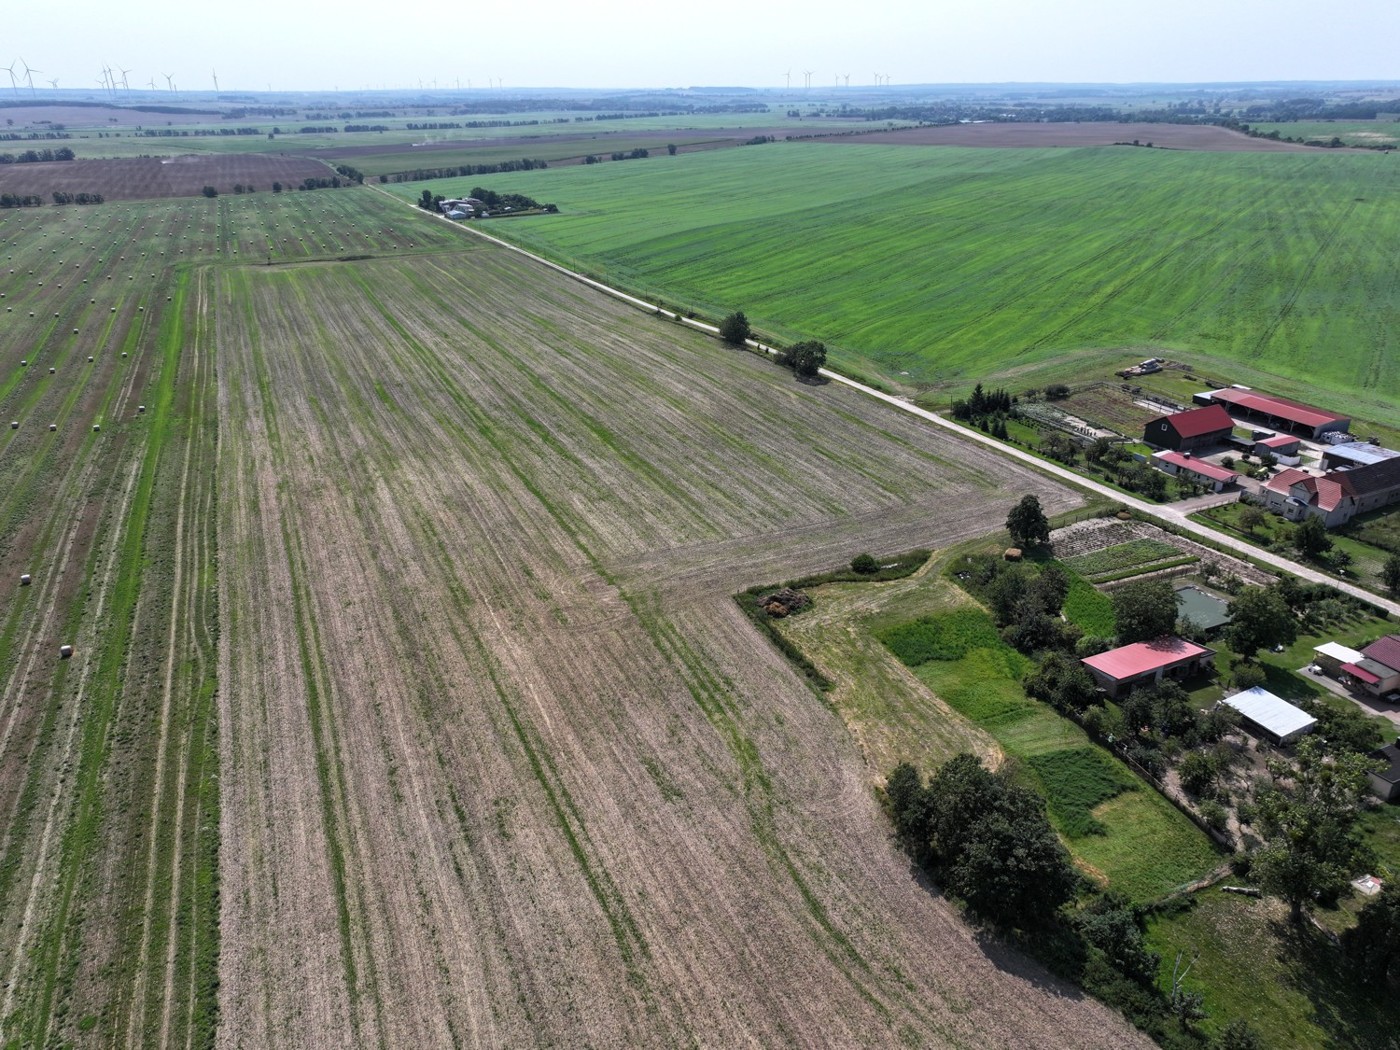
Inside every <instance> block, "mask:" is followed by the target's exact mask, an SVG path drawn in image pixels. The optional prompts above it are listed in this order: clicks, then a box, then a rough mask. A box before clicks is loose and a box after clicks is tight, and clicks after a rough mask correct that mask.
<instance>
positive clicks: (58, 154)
mask: <svg viewBox="0 0 1400 1050" xmlns="http://www.w3.org/2000/svg"><path fill="white" fill-rule="evenodd" d="M73 156H74V154H73V151H72V150H71V149H69V148H68V147H67V146H60V147H59V148H58V149H27V150H25V151H24V152H23V153H0V164H40V163H43V162H45V161H51V160H72V159H73Z"/></svg>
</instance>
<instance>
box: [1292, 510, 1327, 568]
mask: <svg viewBox="0 0 1400 1050" xmlns="http://www.w3.org/2000/svg"><path fill="white" fill-rule="evenodd" d="M1293 546H1294V547H1296V548H1297V549H1298V553H1299V554H1301V555H1302V556H1303V557H1305V558H1318V557H1321V556H1322V555H1324V554H1326V553H1327V552H1328V551H1330V550H1331V549H1332V537H1331V536H1329V535H1327V526H1326V525H1324V524H1322V519H1321V518H1317V517H1313V516H1312V515H1308V517H1306V518H1304V519H1303V520H1302V521H1301V522H1300V523H1299V525H1298V527H1297V528H1296V529H1294V530H1293Z"/></svg>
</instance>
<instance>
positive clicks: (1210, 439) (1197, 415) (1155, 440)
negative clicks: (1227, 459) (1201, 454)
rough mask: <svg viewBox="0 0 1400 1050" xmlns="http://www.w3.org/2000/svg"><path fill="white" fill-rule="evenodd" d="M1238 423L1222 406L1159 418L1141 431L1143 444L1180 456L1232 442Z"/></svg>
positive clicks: (1194, 409)
mask: <svg viewBox="0 0 1400 1050" xmlns="http://www.w3.org/2000/svg"><path fill="white" fill-rule="evenodd" d="M1234 428H1235V423H1234V421H1233V420H1232V419H1231V418H1230V415H1229V413H1228V412H1226V411H1225V409H1223V408H1221V407H1220V406H1219V405H1211V406H1209V407H1208V408H1193V409H1191V410H1190V411H1189V412H1177V413H1176V414H1174V415H1170V416H1158V417H1157V418H1156V419H1154V420H1152V421H1151V422H1150V423H1148V424H1147V425H1146V426H1144V427H1143V428H1142V440H1143V441H1145V442H1147V444H1149V445H1152V446H1154V447H1156V448H1169V449H1174V450H1176V451H1177V452H1192V451H1195V450H1196V449H1200V448H1207V447H1210V446H1213V445H1219V444H1222V443H1223V442H1225V441H1227V440H1229V437H1230V432H1231V431H1232V430H1234Z"/></svg>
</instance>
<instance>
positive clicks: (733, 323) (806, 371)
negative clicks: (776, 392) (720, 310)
mask: <svg viewBox="0 0 1400 1050" xmlns="http://www.w3.org/2000/svg"><path fill="white" fill-rule="evenodd" d="M719 337H720V338H721V339H723V340H724V341H725V342H726V343H728V344H729V345H730V346H743V345H744V344H745V343H746V342H748V341H749V340H750V339H751V338H753V327H752V326H751V325H750V324H749V319H748V318H747V317H746V316H744V312H743V311H742V310H736V311H735V312H734V313H732V314H729V315H728V316H727V317H725V318H724V319H722V320H721V321H720V323H719ZM774 359H775V360H776V361H777V362H778V364H780V365H782V366H783V367H784V368H791V369H792V370H793V372H794V373H796V374H797V375H799V376H802V377H803V378H808V379H810V378H813V377H815V376H816V375H817V374H818V373H820V372H821V370H822V369H823V368H825V367H826V344H825V343H821V342H818V341H817V340H815V339H808V340H804V341H803V342H800V343H793V344H792V345H791V346H788V347H785V348H783V349H780V350H779V351H778V353H777V355H776V357H775V358H774Z"/></svg>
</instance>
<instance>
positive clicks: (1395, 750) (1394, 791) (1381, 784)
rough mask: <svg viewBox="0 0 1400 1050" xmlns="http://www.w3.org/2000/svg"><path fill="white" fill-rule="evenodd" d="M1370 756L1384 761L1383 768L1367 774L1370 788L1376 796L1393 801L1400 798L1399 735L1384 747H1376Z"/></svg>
mask: <svg viewBox="0 0 1400 1050" xmlns="http://www.w3.org/2000/svg"><path fill="white" fill-rule="evenodd" d="M1371 757H1372V758H1375V759H1379V760H1380V761H1381V762H1383V763H1385V766H1384V768H1382V769H1378V770H1376V771H1375V772H1374V773H1370V774H1368V777H1367V779H1369V780H1370V781H1371V790H1372V791H1373V792H1375V794H1376V797H1377V798H1381V799H1384V800H1385V801H1386V802H1394V801H1395V800H1396V799H1397V798H1400V737H1397V738H1396V739H1395V740H1394V741H1392V742H1391V743H1389V744H1386V745H1385V747H1378V748H1376V749H1375V750H1374V751H1372V752H1371Z"/></svg>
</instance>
